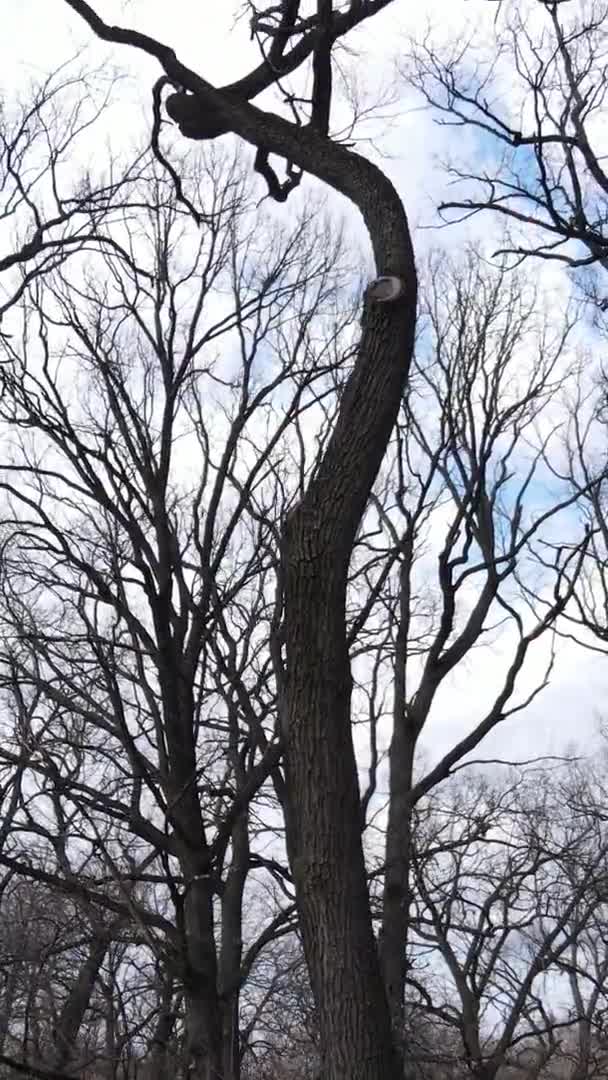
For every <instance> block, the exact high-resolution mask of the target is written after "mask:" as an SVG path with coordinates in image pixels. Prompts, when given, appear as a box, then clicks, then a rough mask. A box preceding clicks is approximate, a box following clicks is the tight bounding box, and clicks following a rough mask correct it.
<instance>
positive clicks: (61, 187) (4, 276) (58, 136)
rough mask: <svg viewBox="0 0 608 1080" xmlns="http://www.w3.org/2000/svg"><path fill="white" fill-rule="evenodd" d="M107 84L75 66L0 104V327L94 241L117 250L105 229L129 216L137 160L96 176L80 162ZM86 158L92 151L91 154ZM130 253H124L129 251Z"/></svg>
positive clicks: (97, 119)
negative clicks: (50, 274)
mask: <svg viewBox="0 0 608 1080" xmlns="http://www.w3.org/2000/svg"><path fill="white" fill-rule="evenodd" d="M107 93H108V88H107V86H106V87H105V88H104V86H103V83H102V82H101V78H100V77H99V78H96V75H95V73H94V72H91V73H87V72H85V71H83V70H81V69H79V68H78V67H77V66H76V62H75V61H71V62H70V63H68V64H65V65H63V66H62V67H61V68H60V69H59V70H58V71H55V72H53V73H52V74H51V75H49V76H48V77H47V78H46V79H45V80H44V81H43V82H41V83H39V84H38V85H32V86H30V87H29V88H28V90H27V92H26V93H24V95H23V98H22V100H19V99H17V98H13V99H11V100H7V97H6V96H3V99H2V104H1V107H0V251H1V252H3V253H2V254H0V275H1V277H0V281H1V285H2V293H1V295H0V322H1V321H2V318H3V317H4V316H5V315H7V313H8V312H9V311H10V309H11V307H12V306H13V305H14V304H15V302H16V301H18V300H19V298H20V297H21V296H22V295H23V294H24V292H25V291H26V290H27V288H28V286H29V284H30V283H31V282H32V281H34V280H35V279H36V277H39V276H40V275H41V274H44V273H46V272H47V271H49V270H52V269H53V268H54V267H56V266H59V265H60V264H61V263H62V262H63V261H64V260H65V259H66V258H67V257H68V256H70V255H72V254H75V253H78V252H82V251H83V250H86V248H87V247H88V246H91V245H93V244H95V245H97V244H102V245H105V246H106V247H108V248H115V247H117V246H119V242H118V239H117V238H116V237H113V238H111V237H110V233H109V230H108V228H107V226H108V225H109V217H110V216H111V214H112V213H113V212H120V211H121V210H123V211H126V208H127V207H128V206H129V203H130V193H131V189H132V185H133V183H134V182H135V181H136V179H137V175H138V172H139V162H138V161H137V160H135V161H134V162H131V163H127V162H124V161H123V162H118V161H112V159H111V158H109V161H108V168H107V172H106V174H105V175H100V176H97V177H95V178H93V177H92V175H91V174H90V173H89V172H87V171H86V170H85V169H84V168H83V167H82V166H80V167H79V166H77V164H76V158H77V156H78V153H79V151H80V149H81V146H83V145H84V146H85V147H86V140H87V138H89V137H90V135H91V132H92V130H93V129H94V128H96V127H98V126H99V123H100V121H101V120H102V118H103V115H104V112H105V109H106V106H107ZM85 153H86V150H85ZM123 254H124V253H123Z"/></svg>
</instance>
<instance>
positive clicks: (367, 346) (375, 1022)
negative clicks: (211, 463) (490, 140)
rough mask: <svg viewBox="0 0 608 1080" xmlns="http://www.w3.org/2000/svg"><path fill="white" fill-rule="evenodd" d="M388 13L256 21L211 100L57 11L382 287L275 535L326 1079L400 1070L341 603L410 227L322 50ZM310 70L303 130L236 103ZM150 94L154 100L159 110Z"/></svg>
mask: <svg viewBox="0 0 608 1080" xmlns="http://www.w3.org/2000/svg"><path fill="white" fill-rule="evenodd" d="M385 6H386V0H377V2H375V3H369V4H360V3H354V2H353V3H351V4H350V5H349V6H348V7H347V8H346V10H338V9H336V10H334V5H333V3H332V2H331V0H329V2H328V0H319V3H318V4H317V6H316V12H315V14H314V15H312V16H311V17H303V16H302V15H301V13H300V4H299V3H297V2H296V3H291V2H286V3H282V4H281V5H280V6H279V7H278V9H274V8H272V9H268V10H266V11H263V12H258V11H257V9H253V28H254V32H255V33H257V34H258V35H260V37H261V39H262V41H263V43H264V44H265V45H267V46H268V55H267V56H266V57H264V60H263V63H262V64H261V65H260V66H258V67H257V68H256V69H254V70H253V71H252V72H250V73H249V74H248V75H246V76H244V78H243V79H242V80H240V82H239V83H237V84H234V85H233V86H231V87H226V88H224V89H223V90H216V89H215V88H214V87H212V86H211V84H210V83H209V82H207V81H206V80H205V79H204V78H203V77H202V76H201V75H200V74H198V73H196V72H194V71H192V70H190V69H188V68H187V67H186V66H185V65H184V64H182V63H181V62H180V61H179V60H178V58H177V57H176V55H175V53H174V51H173V50H172V49H170V48H169V47H168V46H166V45H164V44H163V43H162V42H159V41H157V40H155V39H154V38H152V37H151V36H149V35H146V34H142V33H139V32H136V31H133V30H129V29H125V28H122V27H117V26H110V25H109V24H107V23H106V22H104V21H103V19H102V18H101V16H100V15H99V14H98V13H97V12H96V11H95V10H94V8H93V7H92V6H91V5H90V4H88V3H84V2H81V0H70V2H69V3H68V4H67V7H69V8H71V9H72V10H73V11H74V12H75V13H76V14H77V15H79V16H80V17H81V18H82V19H84V21H85V22H86V23H87V24H88V25H89V26H90V28H91V30H92V32H93V33H95V34H96V35H97V36H98V37H99V38H101V39H102V40H104V41H108V42H113V43H115V44H124V45H127V46H130V47H131V48H136V49H140V50H143V51H144V52H145V53H147V54H148V55H150V56H152V57H154V58H156V59H157V60H158V61H159V64H160V66H161V68H162V70H163V73H164V77H163V79H162V80H161V83H163V82H164V83H166V82H167V81H169V82H171V83H172V84H173V86H174V87H175V88H176V93H177V98H176V97H175V96H172V97H170V98H169V100H168V110H169V114H170V115H171V116H172V117H173V118H174V119H177V120H178V122H179V123H180V126H181V129H182V132H183V133H184V134H186V135H187V136H188V137H194V138H197V137H201V138H207V137H209V136H215V135H217V134H219V133H221V132H222V131H232V132H234V133H236V134H237V135H239V136H241V137H242V138H244V139H245V140H246V141H247V142H249V143H250V144H252V145H253V146H254V147H255V148H256V165H257V168H258V170H259V171H260V172H261V173H262V175H263V176H264V177H265V179H266V181H267V183H268V189H269V193H270V194H271V195H273V196H274V197H275V198H278V199H279V200H283V199H284V198H285V197H286V196H287V195H288V193H289V191H290V190H291V188H292V187H293V186H294V184H295V183H296V182H297V181H298V179H299V172H298V170H299V171H301V170H306V171H307V172H309V173H312V174H313V175H314V176H316V177H317V178H318V179H319V180H321V181H323V182H324V183H326V184H328V185H329V186H330V187H331V188H333V189H334V190H335V191H337V192H339V193H340V194H342V195H344V196H345V197H346V198H347V199H349V200H350V201H351V202H352V203H353V204H354V205H355V206H356V207H357V208H358V209H359V210H360V211H361V213H362V215H363V219H364V221H365V224H366V227H367V230H368V233H369V237H370V241H371V245H372V249H373V252H374V258H375V263H376V270H377V273H378V275H379V276H380V277H381V278H385V277H388V278H389V279H391V280H390V281H389V282H388V283H386V282H380V284H379V286H378V289H377V291H376V290H372V291H371V292H370V294H369V295H368V298H367V300H366V303H365V307H364V316H363V334H362V338H361V342H360V344H359V348H358V351H357V358H356V362H355V365H354V368H353V370H352V373H351V375H350V378H349V380H348V383H347V385H346V386H345V389H344V393H343V395H342V400H341V407H340V412H339V415H338V417H337V420H336V423H335V426H334V429H333V432H332V437H331V439H330V440H329V442H328V444H327V447H326V450H325V452H324V454H323V456H322V457H321V459H320V462H319V466H318V469H317V471H316V473H315V475H314V477H313V479H312V480H311V482H310V483H309V484H308V486H307V489H306V492H305V494H304V495H303V498H302V499H301V501H300V502H299V504H298V505H297V506H296V507H294V509H293V511H292V512H291V513H290V514H289V515H288V517H287V518H286V519H285V522H284V525H283V530H282V531H283V547H282V578H283V587H284V618H285V631H284V637H285V661H286V675H285V680H284V685H283V686H282V688H281V706H280V708H281V716H282V726H283V734H284V738H285V748H286V763H287V787H286V792H287V799H288V806H287V810H288V813H287V827H288V842H289V849H290V862H291V866H292V870H293V875H294V882H295V887H296V892H297V897H298V910H299V918H300V925H301V930H302V935H303V941H304V946H305V950H306V956H307V962H308V965H309V968H310V972H311V977H312V983H313V989H314V994H315V998H316V1002H317V1006H318V1009H319V1015H320V1017H321V1028H322V1046H323V1056H324V1070H325V1073H326V1075H327V1077H328V1078H338V1077H341V1076H346V1075H348V1076H351V1077H355V1076H356V1077H361V1078H363V1077H366V1078H370V1080H371V1078H373V1077H382V1078H383V1080H388V1078H391V1077H397V1076H398V1075H399V1074H400V1064H399V1059H398V1054H397V1053H396V1051H395V1047H394V1045H393V1040H392V1038H391V1025H390V1015H389V1011H388V1008H387V1003H386V995H385V991H384V987H383V984H382V978H381V973H380V967H379V963H378V956H377V950H376V945H375V941H374V936H373V932H372V925H371V917H370V909H369V898H368V891H367V885H366V875H365V863H364V859H363V851H362V845H361V835H360V827H359V790H358V782H357V770H356V763H355V757H354V752H353V745H352V734H351V722H350V696H351V676H350V666H349V657H348V647H347V640H346V628H345V600H346V586H347V575H348V565H349V560H350V555H351V550H352V546H353V542H354V539H355V535H356V532H357V528H358V526H359V522H360V520H361V516H362V514H363V512H364V509H365V505H366V502H367V498H368V496H369V493H370V490H371V488H372V485H373V483H374V479H375V477H376V474H377V472H378V469H379V467H380V463H381V460H382V457H383V454H384V451H385V449H386V445H387V442H388V439H389V437H390V433H391V430H392V428H393V425H394V422H395V419H396V416H397V412H398V409H399V404H400V400H401V394H402V391H403V388H404V386H405V383H406V380H407V375H408V370H409V364H410V360H411V354H412V348H413V341H414V321H415V311H416V274H415V268H414V261H413V253H412V246H411V241H410V236H409V230H408V224H407V218H406V215H405V211H404V209H403V205H402V203H401V200H400V198H399V196H398V194H397V192H396V191H395V189H394V187H393V186H392V184H391V183H390V182H389V180H388V178H387V177H386V176H385V175H384V174H383V173H382V172H381V170H380V169H378V168H377V167H376V166H375V165H373V164H372V163H371V162H369V161H367V160H365V159H364V158H363V157H361V156H360V155H359V154H356V153H354V152H353V151H352V150H348V149H346V148H345V147H344V146H341V145H340V144H339V143H338V142H336V140H333V139H331V138H330V137H329V135H328V132H329V128H330V107H331V74H332V55H331V54H332V47H333V46H334V45H335V43H336V41H337V40H338V39H339V38H340V37H342V36H343V35H344V34H345V33H346V32H347V31H348V30H349V29H351V28H352V27H353V26H355V25H357V24H358V23H361V22H362V21H363V19H365V18H367V17H369V16H372V15H375V14H376V13H377V12H378V11H380V10H381V9H382V8H383V7H385ZM308 58H310V59H311V63H312V69H313V93H312V104H311V113H310V123H308V124H306V125H298V124H297V123H295V122H293V121H287V120H284V119H283V118H282V117H281V116H280V115H278V114H277V113H271V112H264V111H262V110H261V109H258V108H257V107H256V106H254V105H252V104H250V103H249V101H250V99H251V98H252V97H254V96H255V95H256V94H257V93H259V92H260V91H261V90H262V89H264V88H266V87H269V86H272V85H274V84H276V83H277V82H278V81H279V80H280V78H281V76H282V75H283V74H286V73H289V72H290V71H294V70H296V68H297V67H299V66H300V64H301V63H302V62H303V61H304V60H306V59H308ZM159 93H160V87H159V85H157V101H158V94H159ZM157 119H158V112H157ZM157 127H158V123H157ZM269 154H277V155H279V156H282V157H283V158H284V159H285V160H286V161H287V162H288V179H287V181H286V182H285V184H280V183H279V182H278V180H277V177H276V173H275V172H274V171H273V169H272V168H271V167H270V165H269V160H268V155H269ZM294 170H295V171H294ZM393 279H394V280H393ZM387 284H388V290H387V288H386V286H387ZM383 297H384V298H386V297H388V298H390V297H394V301H390V300H389V302H388V303H386V302H384V301H383ZM329 957H331V958H332V959H331V963H328V958H329Z"/></svg>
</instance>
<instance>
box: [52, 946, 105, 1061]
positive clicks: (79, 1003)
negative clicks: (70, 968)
mask: <svg viewBox="0 0 608 1080" xmlns="http://www.w3.org/2000/svg"><path fill="white" fill-rule="evenodd" d="M107 950H108V942H107V940H106V939H104V938H97V939H96V940H95V941H93V943H92V944H91V948H90V950H89V953H88V955H87V956H86V957H85V960H84V961H83V964H82V966H81V968H80V971H79V972H78V975H77V977H76V980H75V982H74V985H73V986H72V989H71V990H70V993H69V994H68V996H67V999H66V1002H65V1004H64V1006H63V1008H62V1010H61V1014H60V1016H59V1021H58V1023H57V1026H56V1028H55V1032H54V1042H55V1052H54V1055H53V1066H54V1068H55V1069H58V1070H62V1069H65V1068H66V1066H67V1065H69V1064H70V1062H71V1059H72V1057H73V1055H74V1049H75V1046H76V1039H77V1038H78V1032H79V1031H80V1028H81V1026H82V1021H83V1020H84V1015H85V1013H86V1011H87V1009H88V1007H89V1002H90V1000H91V994H92V993H93V988H94V986H95V982H96V980H97V977H98V975H99V972H100V970H101V965H102V964H103V961H104V959H105V955H106V952H107Z"/></svg>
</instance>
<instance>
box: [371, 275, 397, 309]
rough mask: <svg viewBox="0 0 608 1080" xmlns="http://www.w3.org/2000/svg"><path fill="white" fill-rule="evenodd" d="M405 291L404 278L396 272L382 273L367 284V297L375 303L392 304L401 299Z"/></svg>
mask: <svg viewBox="0 0 608 1080" xmlns="http://www.w3.org/2000/svg"><path fill="white" fill-rule="evenodd" d="M404 292H405V282H404V281H403V278H400V277H396V276H395V275H394V274H382V275H381V276H380V277H377V278H376V279H375V280H374V281H371V282H370V283H369V285H368V286H367V290H366V293H367V299H368V300H371V301H372V303H374V304H392V303H394V301H395V300H400V299H401V297H402V296H403V294H404Z"/></svg>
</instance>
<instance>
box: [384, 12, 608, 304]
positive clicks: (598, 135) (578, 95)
mask: <svg viewBox="0 0 608 1080" xmlns="http://www.w3.org/2000/svg"><path fill="white" fill-rule="evenodd" d="M606 18H607V15H606V9H605V5H604V4H603V3H601V2H600V0H597V2H596V0H591V2H590V3H586V4H570V3H561V4H560V3H550V2H546V3H533V4H527V3H524V4H510V5H506V4H505V5H501V6H500V8H499V9H498V12H497V16H496V20H495V42H494V44H493V46H492V47H491V49H487V48H486V47H485V46H484V45H480V44H478V43H477V42H476V41H475V40H474V39H473V38H471V39H470V40H464V39H461V40H458V41H454V42H452V43H451V44H450V45H449V46H442V45H436V44H434V42H433V36H432V34H430V33H429V34H428V35H427V36H426V37H425V38H424V39H423V40H421V41H419V42H415V43H413V45H412V47H411V50H410V55H409V56H408V58H407V59H406V60H405V61H404V62H403V64H402V70H403V73H404V75H405V77H406V79H407V80H408V81H409V82H410V83H411V84H412V85H413V86H414V87H415V88H416V89H417V90H418V92H419V93H420V94H421V95H422V96H423V98H424V99H425V100H426V102H427V103H428V104H429V105H430V106H431V108H432V110H433V111H434V113H435V115H436V117H437V122H438V123H440V124H443V125H447V126H449V127H455V128H465V129H468V128H470V129H471V130H472V131H473V132H474V133H475V134H477V135H478V136H479V138H480V140H481V142H480V147H481V155H480V156H481V158H482V161H483V166H482V167H480V168H479V169H478V170H476V169H475V168H472V167H471V164H470V162H467V163H466V164H465V163H460V162H459V161H458V158H457V157H456V156H453V157H452V159H451V160H450V162H449V163H448V172H449V175H450V177H451V179H452V181H454V182H455V183H456V184H457V185H458V187H459V188H460V190H461V191H462V192H463V193H462V195H460V196H459V197H457V198H454V199H450V201H449V202H446V203H444V204H443V205H442V206H441V207H440V211H441V213H442V214H443V215H444V216H445V217H446V219H448V220H454V219H455V218H456V219H461V218H463V217H465V218H467V217H471V216H473V215H476V214H478V213H480V212H482V211H486V210H489V211H492V212H493V213H494V214H495V215H498V216H499V218H500V219H501V220H502V222H505V223H507V224H508V225H510V226H511V227H512V235H511V237H510V238H509V239H508V241H507V247H506V250H507V251H508V252H509V253H510V254H511V255H514V256H515V257H516V258H517V259H522V258H525V257H526V256H529V255H533V256H534V257H537V258H542V259H545V260H554V261H557V262H558V263H561V264H565V265H566V266H568V267H572V268H592V269H593V268H596V269H597V270H598V271H599V270H600V269H603V268H605V265H606V254H607V243H608V241H607V237H606V211H605V203H606V194H607V193H608V174H606V171H605V168H604V151H603V146H602V135H603V119H604V116H605V112H606V105H605V101H606V86H605V80H604V78H603V64H604V58H603V57H604V49H605V35H606ZM588 276H589V275H587V277H588ZM587 287H588V288H589V289H591V286H590V284H589V283H588V285H587ZM598 288H599V294H598V297H597V298H598V300H599V301H600V302H601V297H602V289H603V286H602V282H601V278H600V279H599V280H598Z"/></svg>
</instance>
